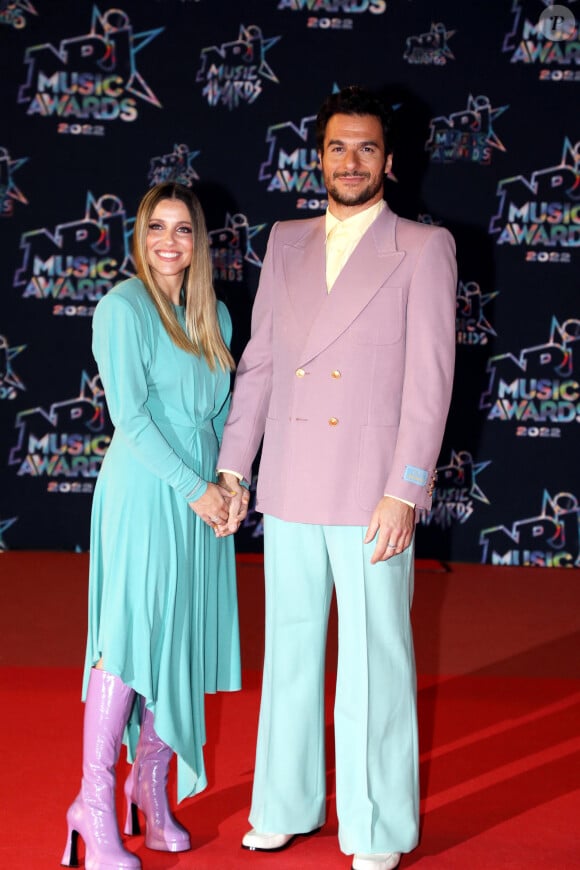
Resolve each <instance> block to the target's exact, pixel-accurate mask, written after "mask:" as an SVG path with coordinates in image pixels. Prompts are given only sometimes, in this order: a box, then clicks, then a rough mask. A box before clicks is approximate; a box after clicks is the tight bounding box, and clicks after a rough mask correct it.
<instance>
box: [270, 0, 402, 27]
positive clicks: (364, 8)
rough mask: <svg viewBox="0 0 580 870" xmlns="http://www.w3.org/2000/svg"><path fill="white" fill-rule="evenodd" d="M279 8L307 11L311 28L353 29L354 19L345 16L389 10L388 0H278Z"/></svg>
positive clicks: (381, 13) (307, 24) (307, 20)
mask: <svg viewBox="0 0 580 870" xmlns="http://www.w3.org/2000/svg"><path fill="white" fill-rule="evenodd" d="M277 8H278V9H280V10H288V11H290V12H307V13H308V17H307V18H306V26H307V27H309V28H314V29H317V30H352V29H353V25H354V19H353V18H348V17H345V16H349V15H364V14H365V13H367V12H368V13H370V14H371V15H383V14H384V13H385V12H386V11H387V0H278V5H277ZM313 13H315V14H313ZM321 13H322V16H321ZM330 16H332V17H330Z"/></svg>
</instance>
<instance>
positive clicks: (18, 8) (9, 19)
mask: <svg viewBox="0 0 580 870" xmlns="http://www.w3.org/2000/svg"><path fill="white" fill-rule="evenodd" d="M27 13H28V15H38V12H37V11H36V9H35V8H34V6H33V5H32V3H30V2H29V0H3V2H2V3H0V24H7V25H8V26H9V27H14V28H15V29H16V30H21V29H22V28H23V27H26V24H27V18H26V15H27Z"/></svg>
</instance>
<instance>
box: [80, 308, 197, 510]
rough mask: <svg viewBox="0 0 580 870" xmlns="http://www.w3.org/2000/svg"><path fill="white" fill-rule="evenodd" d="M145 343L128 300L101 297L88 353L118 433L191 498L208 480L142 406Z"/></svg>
mask: <svg viewBox="0 0 580 870" xmlns="http://www.w3.org/2000/svg"><path fill="white" fill-rule="evenodd" d="M147 354H148V349H147V341H146V336H145V334H144V329H143V326H142V322H141V320H140V318H139V316H138V314H137V312H136V311H135V309H134V308H133V306H132V305H131V303H130V302H129V301H128V300H127V299H124V298H123V297H122V296H119V295H117V294H108V295H107V296H105V297H103V299H102V300H101V301H100V302H99V304H98V305H97V307H96V309H95V314H94V317H93V355H94V357H95V360H96V362H97V367H98V369H99V374H100V376H101V380H102V382H103V387H104V390H105V397H106V400H107V407H108V409H109V414H110V416H111V420H112V421H113V425H114V426H115V430H116V431H115V434H116V435H117V437H120V438H123V439H124V440H125V442H126V443H127V445H128V446H129V448H130V450H131V451H132V452H133V453H134V455H135V456H136V457H137V459H138V460H139V461H140V462H142V463H143V465H144V466H145V467H146V468H147V469H148V470H149V471H151V472H152V473H153V474H155V475H157V477H160V478H161V479H162V480H164V481H166V483H168V484H169V485H170V486H172V487H173V488H174V489H175V490H176V491H177V492H178V493H179V494H180V495H182V496H183V498H185V499H187V500H188V501H195V500H197V499H198V498H200V497H201V496H202V495H203V494H204V492H205V491H206V489H207V481H205V480H203V479H202V478H201V477H200V476H199V475H198V474H196V473H195V471H193V469H191V468H189V467H188V466H187V465H186V464H185V462H183V460H182V459H181V458H180V457H179V456H178V455H177V453H175V451H174V450H173V449H172V447H171V446H170V444H169V443H168V442H167V440H166V439H165V438H164V436H163V435H162V433H161V432H160V430H159V429H158V427H157V426H156V425H155V423H154V421H153V420H152V418H151V415H150V413H149V411H148V409H147V407H146V401H147V395H148V387H147V374H146V373H147Z"/></svg>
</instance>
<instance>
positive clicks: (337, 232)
mask: <svg viewBox="0 0 580 870" xmlns="http://www.w3.org/2000/svg"><path fill="white" fill-rule="evenodd" d="M384 208H385V201H384V199H381V200H379V202H376V203H375V204H374V205H371V206H370V207H369V208H366V209H365V210H364V211H359V212H358V213H357V214H355V215H353V216H352V217H349V218H346V219H345V220H343V221H341V220H339V219H338V218H337V217H335V216H334V215H333V214H332V213H331V212H330V211H328V209H327V211H326V287H327V290H328V292H329V293H330V291H331V289H332V285H333V284H334V282H335V281H336V279H337V277H338V275H339V274H340V272H341V270H342V268H343V266H344V264H345V263H346V261H347V260H348V258H349V257H350V255H351V254H352V252H353V251H354V249H355V248H356V246H357V245H358V243H359V242H360V240H361V239H362V237H363V236H364V234H365V233H366V231H367V230H368V228H369V227H370V225H371V224H372V223H373V221H375V220H376V218H377V217H378V216H379V215H380V213H381V212H382V211H383V209H384Z"/></svg>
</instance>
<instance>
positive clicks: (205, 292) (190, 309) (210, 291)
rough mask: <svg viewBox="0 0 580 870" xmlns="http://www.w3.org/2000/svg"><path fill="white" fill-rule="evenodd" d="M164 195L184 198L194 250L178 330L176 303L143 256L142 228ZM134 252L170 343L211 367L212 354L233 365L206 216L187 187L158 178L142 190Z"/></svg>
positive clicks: (228, 366) (226, 365) (225, 364)
mask: <svg viewBox="0 0 580 870" xmlns="http://www.w3.org/2000/svg"><path fill="white" fill-rule="evenodd" d="M163 199H173V200H179V201H180V202H183V203H185V205H186V206H187V210H188V211H189V214H190V215H191V227H192V233H193V254H192V258H191V265H190V266H189V267H188V268H187V269H186V270H185V275H184V278H183V292H184V296H185V300H184V301H185V326H186V330H187V332H184V331H183V328H182V327H181V325H180V323H179V320H178V319H177V315H176V313H175V309H174V307H173V305H172V304H171V302H170V301H169V299H168V298H167V296H166V295H165V293H163V292H162V291H161V290H160V289H159V287H158V286H157V284H156V282H155V278H154V277H153V273H152V271H151V267H150V265H149V263H148V262H147V245H146V240H147V231H148V227H149V221H150V219H151V215H152V214H153V212H154V210H155V208H156V206H157V205H158V203H160V202H161V200H163ZM133 256H134V258H135V265H136V267H137V276H138V277H139V278H140V279H141V281H142V282H143V284H144V285H145V288H146V289H147V292H148V293H149V295H150V296H151V298H152V300H153V302H154V304H155V307H156V308H157V311H158V312H159V316H160V318H161V322H162V323H163V326H164V327H165V329H166V330H167V333H168V335H169V337H170V338H171V340H172V341H173V343H174V344H176V345H177V347H180V348H181V349H182V350H185V351H188V352H189V353H193V354H195V356H203V357H204V358H205V360H206V361H207V364H208V366H209V367H210V369H212V371H213V370H214V369H215V365H216V360H217V362H218V364H219V366H220V368H221V369H222V370H223V371H228V370H230V371H231V370H233V369H234V368H235V364H234V359H233V357H232V355H231V353H230V352H229V350H228V347H227V345H226V343H225V341H224V340H223V337H222V334H221V331H220V327H219V321H218V314H217V299H216V295H215V291H214V288H213V281H212V266H211V258H210V253H209V239H208V235H207V228H206V225H205V218H204V215H203V211H202V208H201V205H200V202H199V200H198V198H197V196H196V195H195V194H194V193H193V191H192V190H190V189H189V188H188V187H184V185H182V184H177V183H176V182H173V181H169V182H164V183H163V184H157V185H155V187H152V188H151V189H150V190H148V191H147V193H146V194H145V196H144V197H143V199H142V200H141V202H140V204H139V208H138V209H137V217H136V219H135V231H134V234H133Z"/></svg>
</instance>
